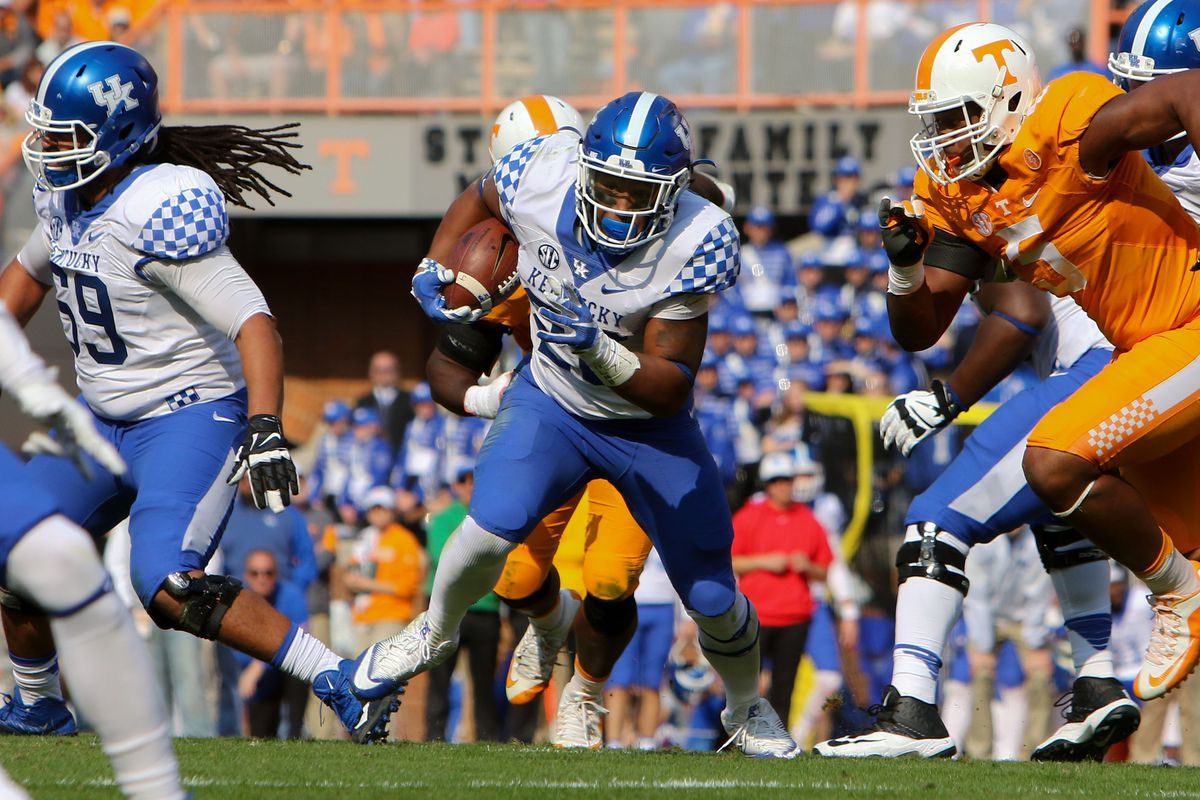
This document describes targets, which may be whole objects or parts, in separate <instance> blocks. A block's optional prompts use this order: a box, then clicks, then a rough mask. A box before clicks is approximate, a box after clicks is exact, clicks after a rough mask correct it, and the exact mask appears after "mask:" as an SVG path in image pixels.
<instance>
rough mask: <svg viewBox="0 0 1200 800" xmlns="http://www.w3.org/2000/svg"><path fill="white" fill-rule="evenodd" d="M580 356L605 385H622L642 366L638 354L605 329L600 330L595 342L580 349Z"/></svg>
mask: <svg viewBox="0 0 1200 800" xmlns="http://www.w3.org/2000/svg"><path fill="white" fill-rule="evenodd" d="M579 358H580V359H581V360H582V361H583V362H584V363H586V364H587V365H588V366H589V367H591V368H592V372H594V373H596V377H597V378H599V379H600V382H601V383H603V384H604V385H605V386H620V385H621V384H623V383H625V382H626V381H628V380H629V379H630V378H632V377H633V373H635V372H637V371H638V370H639V369H640V368H641V366H642V362H641V361H639V360H638V357H637V355H636V354H634V353H633V352H632V351H631V350H630V349H629V348H627V347H625V345H623V344H621V343H620V342H618V341H617V340H616V339H614V338H612V337H611V336H609V335H608V334H607V333H605V332H604V331H600V335H599V336H597V337H596V342H595V344H593V345H592V346H591V347H589V348H588V349H587V350H581V351H579Z"/></svg>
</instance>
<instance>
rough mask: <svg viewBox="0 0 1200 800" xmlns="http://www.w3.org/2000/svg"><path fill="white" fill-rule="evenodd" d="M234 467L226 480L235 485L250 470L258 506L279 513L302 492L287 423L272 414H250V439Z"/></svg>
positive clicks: (236, 459)
mask: <svg viewBox="0 0 1200 800" xmlns="http://www.w3.org/2000/svg"><path fill="white" fill-rule="evenodd" d="M234 459H235V463H234V465H233V471H232V472H230V473H229V478H227V479H226V483H228V484H229V485H231V486H232V485H233V484H235V483H237V482H238V481H240V480H241V479H242V476H243V475H245V474H246V473H247V472H249V473H250V493H251V495H253V497H254V505H255V506H256V507H257V508H270V509H271V510H272V511H274V512H275V513H276V514H278V513H280V512H281V511H283V509H284V508H286V507H287V506H288V505H290V504H291V502H292V496H293V495H296V494H299V493H300V482H299V478H298V477H297V475H296V465H295V464H293V463H292V456H291V454H290V453H289V452H288V449H287V442H286V441H285V440H284V438H283V424H282V423H281V422H280V421H279V417H276V416H273V415H271V414H255V415H254V416H253V417H251V418H250V422H249V425H248V429H247V431H246V440H245V441H244V442H242V445H241V447H239V448H238V449H237V453H236V454H235V455H234Z"/></svg>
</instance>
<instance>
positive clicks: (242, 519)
mask: <svg viewBox="0 0 1200 800" xmlns="http://www.w3.org/2000/svg"><path fill="white" fill-rule="evenodd" d="M256 550H265V551H267V552H269V553H271V555H272V556H273V557H274V558H275V561H276V564H277V569H278V573H279V579H280V580H283V581H287V582H288V583H290V584H291V585H293V586H295V587H296V588H297V589H299V590H300V592H301V593H303V592H305V591H307V589H308V585H309V584H310V583H312V582H313V580H314V579H315V578H316V577H317V558H316V555H315V554H314V552H313V541H312V537H311V536H309V533H308V522H307V521H306V520H305V519H304V515H303V514H302V513H300V511H299V509H297V508H296V506H295V505H290V506H288V507H287V508H285V509H284V510H283V511H282V512H281V513H279V514H276V513H275V512H274V511H271V510H269V509H259V508H255V507H254V498H253V496H252V495H251V493H250V479H249V478H243V479H242V482H241V483H240V484H238V499H237V500H236V501H235V502H234V504H233V510H232V511H230V513H229V521H228V522H227V523H226V525H225V533H224V535H223V536H222V537H221V554H222V555H223V556H224V558H225V563H226V565H227V566H228V571H227V572H226V573H225V574H227V575H229V576H231V577H234V578H239V579H240V578H241V577H242V575H241V573H240V572H239V570H240V569H241V566H242V564H244V563H245V562H246V560H247V559H248V558H249V556H250V554H251V553H252V552H254V551H256Z"/></svg>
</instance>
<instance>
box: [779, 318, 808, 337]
mask: <svg viewBox="0 0 1200 800" xmlns="http://www.w3.org/2000/svg"><path fill="white" fill-rule="evenodd" d="M811 332H812V329H811V328H810V327H808V326H807V325H805V324H804V323H803V322H798V321H797V322H789V323H788V324H786V325H784V326H783V338H784V339H786V340H788V341H790V340H792V339H807V338H808V335H809V334H810V333H811Z"/></svg>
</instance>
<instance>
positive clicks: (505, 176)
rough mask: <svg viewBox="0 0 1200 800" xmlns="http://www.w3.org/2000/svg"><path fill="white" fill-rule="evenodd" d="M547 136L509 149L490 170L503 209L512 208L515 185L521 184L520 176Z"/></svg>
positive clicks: (515, 194) (514, 197) (515, 192)
mask: <svg viewBox="0 0 1200 800" xmlns="http://www.w3.org/2000/svg"><path fill="white" fill-rule="evenodd" d="M547 138H549V137H546V136H538V137H537V138H534V139H530V140H529V141H526V142H522V143H521V144H519V145H517V146H516V147H514V148H513V149H512V150H509V151H508V153H506V154H505V155H504V156H502V157H501V158H500V160H499V161H497V162H496V166H495V168H494V169H493V170H492V180H493V181H495V183H496V192H497V193H498V194H499V195H500V205H501V207H503V208H504V209H505V210H508V209H509V208H512V204H513V200H515V199H516V197H517V187H519V186H520V184H521V176H522V175H524V174H525V167H526V166H528V165H529V160H530V159H531V158H533V154H534V153H536V152H537V149H538V148H539V147H541V146H542V142H544V141H546V139H547Z"/></svg>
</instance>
